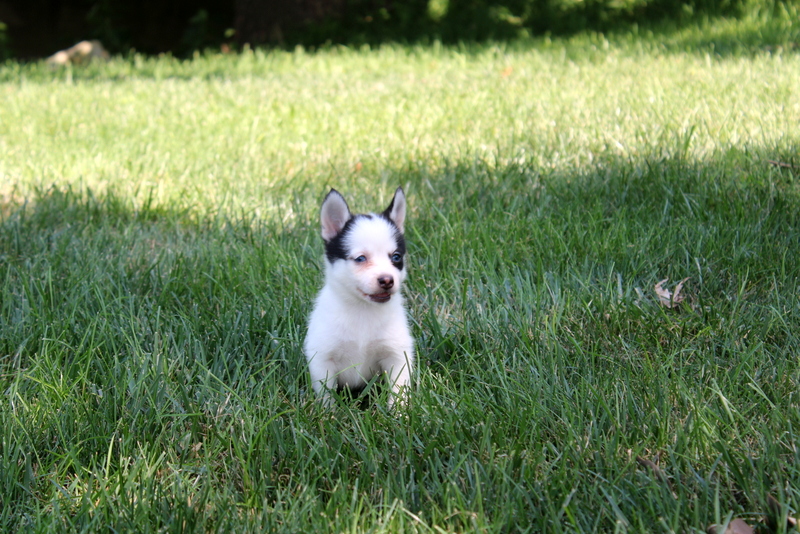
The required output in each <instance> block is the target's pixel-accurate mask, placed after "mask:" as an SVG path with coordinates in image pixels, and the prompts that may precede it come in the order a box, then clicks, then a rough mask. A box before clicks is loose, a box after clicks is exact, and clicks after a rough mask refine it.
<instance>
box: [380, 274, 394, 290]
mask: <svg viewBox="0 0 800 534" xmlns="http://www.w3.org/2000/svg"><path fill="white" fill-rule="evenodd" d="M378 285H379V286H381V289H392V286H393V285H394V278H392V277H391V276H388V275H387V276H380V277H378Z"/></svg>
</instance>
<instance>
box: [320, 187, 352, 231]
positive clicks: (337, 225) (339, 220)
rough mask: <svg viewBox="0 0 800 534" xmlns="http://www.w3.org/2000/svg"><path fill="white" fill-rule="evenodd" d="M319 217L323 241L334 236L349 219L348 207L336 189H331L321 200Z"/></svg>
mask: <svg viewBox="0 0 800 534" xmlns="http://www.w3.org/2000/svg"><path fill="white" fill-rule="evenodd" d="M319 218H320V221H321V222H322V239H324V240H325V241H330V240H331V239H333V238H334V237H336V236H337V235H338V234H339V232H341V231H342V228H344V225H345V223H347V221H349V220H350V208H348V207H347V202H345V200H344V197H343V196H342V195H341V194H340V193H339V192H338V191H337V190H336V189H331V192H330V193H328V194H327V196H326V197H325V200H323V201H322V208H321V209H320V214H319Z"/></svg>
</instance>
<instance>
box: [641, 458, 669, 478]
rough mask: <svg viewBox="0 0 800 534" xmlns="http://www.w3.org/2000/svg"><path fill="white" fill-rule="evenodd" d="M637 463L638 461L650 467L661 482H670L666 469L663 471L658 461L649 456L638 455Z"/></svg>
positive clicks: (643, 465)
mask: <svg viewBox="0 0 800 534" xmlns="http://www.w3.org/2000/svg"><path fill="white" fill-rule="evenodd" d="M636 463H638V464H639V465H641V466H642V467H647V468H648V469H650V470H651V471H652V472H653V474H654V475H655V476H656V478H657V479H658V480H660V481H661V482H664V483H667V484H668V483H669V480H667V476H666V475H665V474H664V471H662V470H661V468H660V467H658V465H656V463H655V462H653V461H652V460H648V459H647V458H642V457H641V456H637V457H636Z"/></svg>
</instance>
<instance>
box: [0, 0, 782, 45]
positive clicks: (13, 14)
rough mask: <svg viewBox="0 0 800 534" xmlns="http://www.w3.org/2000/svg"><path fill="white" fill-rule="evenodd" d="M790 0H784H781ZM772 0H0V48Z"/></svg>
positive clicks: (257, 39)
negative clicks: (92, 40) (84, 40)
mask: <svg viewBox="0 0 800 534" xmlns="http://www.w3.org/2000/svg"><path fill="white" fill-rule="evenodd" d="M790 1H793V0H790ZM778 4H780V1H779V0H500V1H498V0H136V1H129V2H119V1H115V0H27V1H25V2H22V1H18V0H17V1H13V2H12V1H9V0H2V1H0V54H2V55H4V56H15V57H18V58H37V57H43V56H47V55H49V54H52V53H53V52H54V51H56V50H59V49H63V48H66V47H68V46H71V45H72V44H74V43H75V42H76V41H79V40H82V39H100V40H101V41H102V42H103V44H104V45H105V46H106V48H108V49H109V50H110V51H111V52H116V53H120V52H121V53H125V52H128V51H129V50H130V49H135V50H137V51H139V52H144V53H148V54H157V53H162V52H171V53H173V54H175V55H178V56H185V55H188V54H191V53H192V52H193V51H194V50H201V49H204V48H208V47H219V46H227V47H235V46H242V45H244V44H245V43H248V44H250V45H251V46H255V45H263V44H269V45H277V46H293V45H296V44H302V45H305V46H318V45H322V44H325V43H347V44H360V43H369V44H374V43H379V42H385V41H405V42H407V41H419V40H431V39H440V40H442V41H443V42H446V43H447V42H458V41H474V40H487V39H508V38H514V37H518V36H520V35H540V34H543V33H547V32H549V33H551V34H565V33H572V32H576V31H581V30H587V29H590V30H599V31H606V30H610V29H613V28H616V27H619V26H621V25H625V24H631V23H637V24H647V23H657V22H659V21H663V20H677V21H684V20H687V19H693V18H696V17H698V16H730V15H732V16H736V15H739V14H741V13H743V12H744V11H745V10H746V9H748V7H749V8H752V7H753V6H754V5H756V6H760V7H762V8H764V7H766V8H767V9H769V8H774V7H775V6H777V5H778Z"/></svg>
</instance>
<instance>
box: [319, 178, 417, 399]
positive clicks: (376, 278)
mask: <svg viewBox="0 0 800 534" xmlns="http://www.w3.org/2000/svg"><path fill="white" fill-rule="evenodd" d="M405 217H406V197H405V194H404V193H403V189H402V188H400V187H398V188H397V191H395V194H394V198H393V199H392V202H391V203H390V204H389V207H388V208H386V210H384V211H383V212H382V213H380V214H375V213H367V214H357V215H353V214H351V213H350V209H349V208H348V207H347V202H345V200H344V197H342V195H341V194H339V192H338V191H336V190H335V189H331V191H330V193H328V195H327V196H326V197H325V200H324V201H323V202H322V208H321V210H320V219H321V222H322V239H323V240H324V241H325V285H324V286H323V288H322V290H321V291H320V292H319V295H318V296H317V300H316V302H315V304H314V310H313V311H312V312H311V317H310V319H309V323H308V335H307V336H306V340H305V346H304V351H305V355H306V359H307V360H308V369H309V372H310V374H311V382H312V384H313V386H314V391H316V392H317V394H318V395H320V396H321V398H322V399H323V400H324V401H325V403H326V404H328V405H329V404H330V403H331V398H330V392H331V391H332V390H333V391H336V390H338V389H343V388H349V389H351V390H360V389H362V388H363V387H364V386H365V385H366V384H367V382H368V381H369V380H370V379H372V378H373V377H375V376H376V375H378V374H383V373H385V374H386V375H387V376H388V378H389V382H390V384H391V388H392V393H391V395H390V397H389V406H390V407H391V406H392V404H394V402H395V401H396V400H397V401H398V402H402V395H404V394H405V392H404V391H403V390H404V389H405V388H406V387H407V386H408V385H409V380H410V377H411V369H412V365H413V362H414V340H413V338H412V337H411V332H410V331H409V327H408V319H407V317H406V310H405V307H404V305H403V296H402V294H401V293H400V289H401V286H402V284H403V281H404V280H405V278H406V267H405V254H406V244H405V239H404V237H403V223H404V221H405Z"/></svg>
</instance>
